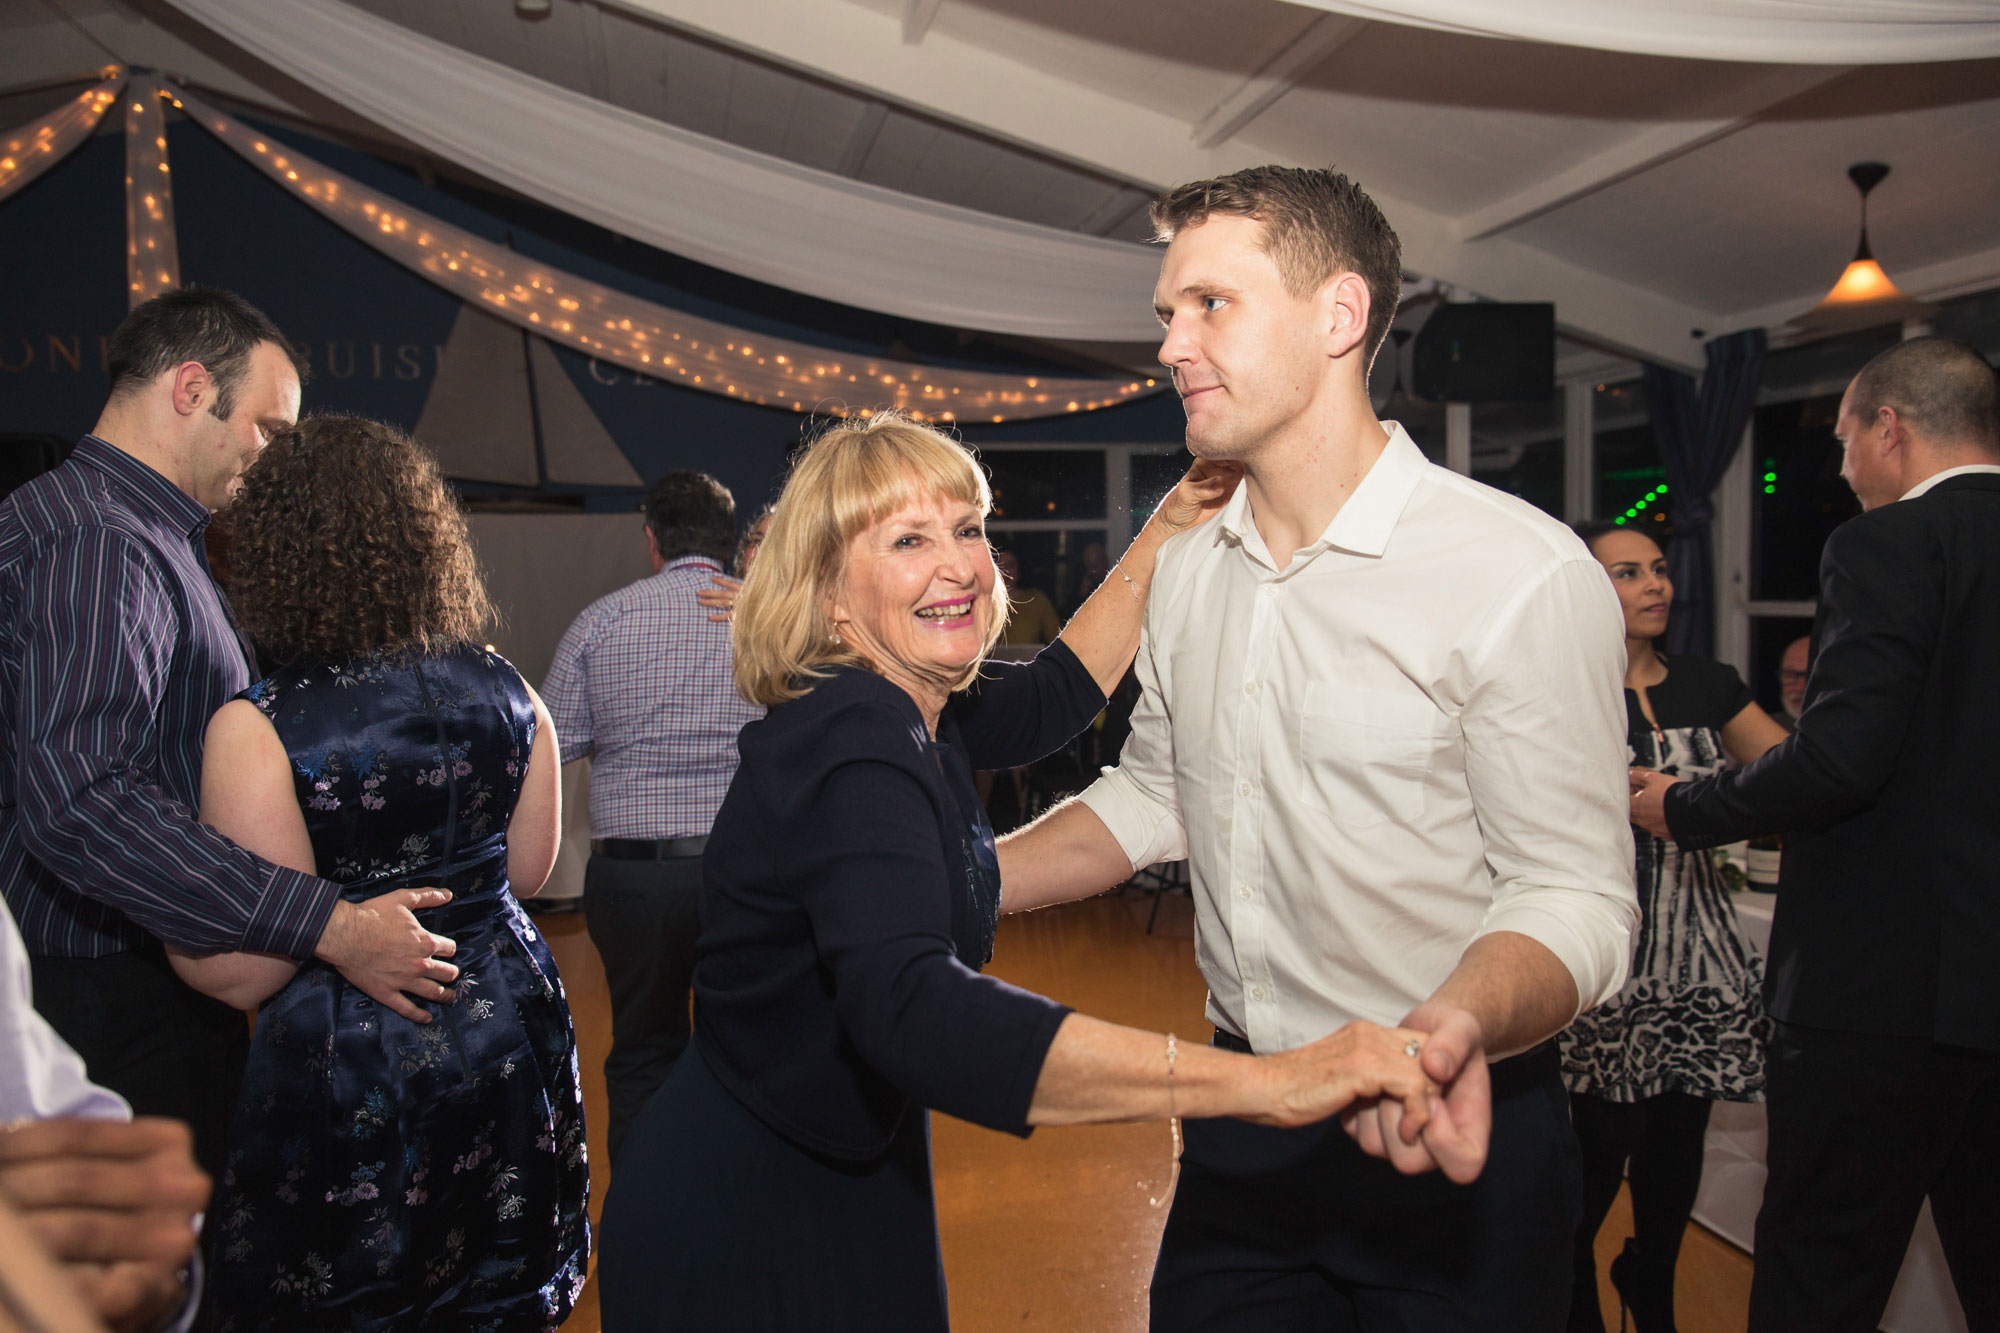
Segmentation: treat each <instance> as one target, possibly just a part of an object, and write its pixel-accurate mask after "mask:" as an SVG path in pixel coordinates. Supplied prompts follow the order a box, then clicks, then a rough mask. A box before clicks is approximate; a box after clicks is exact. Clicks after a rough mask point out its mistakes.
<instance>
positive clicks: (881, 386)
mask: <svg viewBox="0 0 2000 1333" xmlns="http://www.w3.org/2000/svg"><path fill="white" fill-rule="evenodd" d="M173 92H174V95H175V96H176V97H177V98H178V104H179V105H181V106H182V107H183V108H184V109H185V110H186V112H187V113H188V115H189V116H190V117H192V118H193V119H194V121H195V123H196V124H199V125H201V126H203V127H204V128H206V129H207V130H208V131H209V132H210V133H212V134H214V135H215V136H216V138H218V139H220V140H222V142H223V143H224V144H226V145H228V146H229V147H230V148H231V149H234V150H235V151H236V152H237V153H238V154H240V155H241V156H242V157H243V158H244V160H246V161H248V162H249V163H250V164H251V165H253V166H255V167H256V168H258V170H260V171H262V172H263V173H264V174H265V175H267V176H269V177H270V178H271V179H272V180H274V181H276V182H277V183H278V184H279V185H280V186H282V187H283V188H284V189H285V190H287V191H289V192H290V193H291V194H292V195H293V196H295V197H296V198H298V199H300V200H301V201H303V202H304V203H306V204H307V205H309V206H310V207H312V208H313V209H315V210H316V211H318V212H319V213H320V214H322V215H323V216H325V217H326V218H327V219H328V220H330V221H332V222H333V223H335V224H336V225H338V226H339V227H341V228H343V229H344V230H346V231H347V232H349V233H350V234H352V235H354V236H355V237H357V238H359V239H360V240H362V241H365V242H367V243H368V244H369V245H371V246H373V247H374V248H375V249H377V250H379V251H381V252H382V253H383V254H385V255H387V256H388V257H390V258H391V259H394V260H395V261H396V262H398V263H400V264H403V265H404V266H406V267H408V268H410V269H412V270H414V271H416V272H417V273H420V274H422V275H423V276H424V277H426V278H429V279H430V280H431V281H432V282H434V283H436V284H437V285H438V286H440V287H443V288H444V289H445V290H447V291H450V292H453V293H455V294H456V295H457V296H458V297H459V298H460V299H462V300H464V301H467V302H469V303H471V304H473V305H475V306H477V307H479V308H480V309H483V310H486V311H488V312H489V313H491V314H494V315H498V316H499V317H500V318H502V319H505V320H509V321H511V322H513V323H515V324H518V325H520V326H521V327H522V328H525V329H527V330H529V331H530V332H533V333H537V334H540V335H541V336H542V337H544V338H547V339H548V340H549V341H551V342H554V343H560V344H563V345H565V346H568V347H572V348H574V349H575V350H577V351H579V352H584V353H586V354H588V355H590V356H594V357H597V358H600V359H601V360H605V361H611V362H615V363H617V364H618V365H621V366H624V367H625V368H627V369H629V370H634V371H637V372H639V373H640V374H643V375H649V376H652V377H654V378H656V379H661V380H665V381H667V382H669V383H675V384H685V385H688V386H690V387H692V388H699V389H704V390H706V391H708V392H709V393H715V394H722V395H724V396H726V397H730V398H735V399H738V400H740V401H743V402H750V403H757V404H760V405H763V406H766V407H779V408H789V409H790V410H792V411H794V412H824V413H829V414H832V415H838V416H846V415H850V414H858V415H861V416H869V415H872V414H873V413H874V412H876V411H879V410H881V409H883V408H889V407H894V408H900V409H902V410H903V411H905V412H908V413H909V414H910V415H911V416H913V417H916V418H917V419H918V420H922V421H944V422H960V423H962V422H994V421H1008V420H1019V419H1023V418H1029V417H1046V416H1060V415H1062V414H1064V413H1066V412H1087V411H1091V410H1093V409H1095V408H1100V407H1110V406H1112V405H1113V404H1116V403H1122V402H1128V401H1130V400H1132V399H1134V398H1137V397H1142V396H1144V395H1146V394H1148V393H1151V392H1153V391H1154V390H1155V389H1156V388H1157V387H1158V385H1157V383H1156V381H1154V380H1150V379H1134V380H1103V379H1078V378H1071V377H1050V376H1036V375H1018V374H1008V375H1003V374H990V373H985V372H980V371H966V370H946V369H941V368H937V367H928V366H920V365H917V364H915V363H914V362H909V361H898V360H893V359H891V358H888V357H878V356H867V355H861V354H851V353H842V352H833V351H829V350H827V349H826V348H822V347H815V346H812V345H811V344H808V343H801V342H793V341H789V340H787V339H784V338H777V337H767V336H765V335H762V334H757V333H751V332H749V331H747V330H744V329H739V328H734V327H731V326H730V325H727V324H719V323H717V322H715V321H713V320H707V319H702V318H699V317H698V316H695V315H690V314H686V313H684V312H682V311H679V310H670V309H668V308H667V307H665V306H662V305H656V304H654V303H653V302H651V301H646V300H643V299H641V298H639V297H636V296H630V295H627V294H626V293H624V292H619V291H614V290H612V289H611V288H609V287H605V286H602V285H600V284H598V283H595V282H591V281H589V280H587V279H584V278H580V277H577V276H576V275H574V274H571V273H566V272H564V271H563V270H561V269H559V268H557V267H555V266H554V265H552V264H544V263H541V262H540V261H538V260H533V259H529V258H527V257H526V256H523V255H520V254H517V253H515V252H514V251H512V250H509V249H507V248H506V247H505V246H502V245H500V244H498V243H496V242H493V241H489V240H487V239H485V238H484V237H481V236H475V235H474V234H472V233H471V232H469V231H465V230H463V229H462V228H459V227H454V226H452V225H451V224H450V223H448V222H445V221H443V220H441V219H439V218H435V217H431V216H429V215H428V214H425V213H422V212H419V211H418V210H416V209H413V208H411V207H409V206H408V205H406V204H403V203H401V202H400V201H398V200H396V199H394V198H392V197H391V196H389V195H386V194H383V193H381V192H380V191H377V190H371V189H369V188H368V187H367V186H365V185H362V184H361V183H360V182H358V181H355V180H353V179H352V178H350V177H348V176H344V175H342V174H341V173H339V172H337V171H334V170H332V169H331V168H329V167H325V166H322V165H320V164H319V163H317V162H315V161H313V160H312V159H311V158H308V157H306V156H304V155H302V154H300V153H298V152H295V151H293V150H291V149H289V148H287V147H286V146H285V145H284V144H282V143H279V142H278V141H277V140H275V139H273V138H271V137H270V136H269V135H264V134H259V133H258V132H257V131H255V130H253V129H251V128H250V127H249V126H247V125H244V124H242V123H241V122H240V121H237V120H234V119H232V118H231V117H229V116H227V115H224V114H223V113H222V112H220V111H217V110H216V109H215V108H213V107H211V106H207V105H205V104H204V103H202V102H201V101H200V100H199V99H198V98H195V97H193V96H191V95H190V94H188V93H187V92H185V91H183V90H180V89H174V90H173Z"/></svg>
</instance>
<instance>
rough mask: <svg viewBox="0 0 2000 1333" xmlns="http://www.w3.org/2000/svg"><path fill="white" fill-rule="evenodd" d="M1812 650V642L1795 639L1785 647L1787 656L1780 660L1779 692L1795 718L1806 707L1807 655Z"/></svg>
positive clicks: (1786, 707) (1786, 708)
mask: <svg viewBox="0 0 2000 1333" xmlns="http://www.w3.org/2000/svg"><path fill="white" fill-rule="evenodd" d="M1811 649H1812V640H1810V639H1793V640H1792V641H1791V642H1790V643H1788V644H1786V645H1785V655H1784V656H1783V657H1781V658H1779V659H1778V692H1779V694H1780V695H1781V696H1782V698H1783V700H1784V705H1785V711H1786V712H1787V713H1790V714H1791V715H1792V716H1793V717H1797V716H1798V715H1799V714H1800V712H1802V711H1803V710H1804V709H1805V706H1806V665H1807V659H1806V654H1807V653H1808V652H1810V651H1811Z"/></svg>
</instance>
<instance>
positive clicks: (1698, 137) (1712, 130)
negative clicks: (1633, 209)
mask: <svg viewBox="0 0 2000 1333" xmlns="http://www.w3.org/2000/svg"><path fill="white" fill-rule="evenodd" d="M1851 68H1852V67H1851V66H1846V65H1841V66H1833V67H1820V66H1809V65H1787V66H1783V67H1781V68H1779V69H1776V70H1773V71H1771V72H1770V73H1768V74H1765V75H1762V76H1760V77H1758V78H1755V79H1752V80H1750V81H1749V82H1748V83H1745V84H1743V85H1742V86H1740V87H1738V88H1735V89H1732V90H1731V91H1730V92H1729V93H1728V94H1726V95H1724V96H1723V97H1721V98H1718V99H1716V101H1714V102H1712V103H1710V104H1709V105H1708V106H1706V107H1703V108H1701V115H1700V118H1699V119H1696V120H1686V121H1672V122H1669V123H1667V124H1664V125H1656V126H1654V127H1653V128H1651V129H1647V130H1642V131H1640V132H1639V133H1637V134H1635V135H1633V136H1632V137H1631V138H1629V139H1626V140H1623V141H1622V142H1620V143H1618V144H1615V145H1613V146H1612V147H1610V148H1607V149H1605V150H1604V151H1603V152H1601V153H1597V154H1594V155H1593V156H1591V157H1587V158H1585V159H1584V160H1583V161H1581V162H1578V163H1577V164H1576V165H1574V166H1572V167H1569V168H1567V169H1565V170H1563V171H1559V172H1557V173H1556V174H1555V175H1553V176H1549V177H1547V178H1545V179H1543V180H1539V181H1536V182H1535V183H1534V184H1533V185H1530V186H1528V187H1527V188H1526V189H1524V190H1521V191H1519V192H1517V193H1515V194H1511V195H1509V196H1508V197H1507V198H1505V199H1501V200H1499V201H1497V202H1495V203H1492V204H1489V205H1487V206H1486V207H1485V208H1482V209H1479V210H1478V211H1476V212H1473V213H1468V214H1466V215H1465V216H1463V217H1461V218H1459V219H1458V226H1457V231H1458V237H1459V239H1460V240H1464V241H1483V240H1485V239H1486V238H1487V237H1489V236H1496V235H1498V234H1499V233H1501V232H1503V231H1506V230H1508V229H1509V228H1510V227H1518V226H1520V225H1521V224H1522V223H1524V222H1527V221H1529V220H1530V219H1532V218H1538V217H1540V216H1541V215H1542V214H1544V213H1548V212H1552V211H1553V210H1555V209H1558V208H1561V207H1562V206H1563V205H1564V204H1568V203H1573V202H1575V201H1576V200H1578V199H1581V198H1584V197H1585V196H1586V195H1591V194H1595V193H1597V192H1598V191H1599V190H1602V189H1605V188H1606V187H1608V186H1611V185H1615V184H1617V183H1618V182H1619V181H1622V180H1625V179H1627V178H1629V177H1632V176H1636V175H1638V174H1639V173H1641V172H1643V171H1649V170H1651V169H1652V168H1654V167H1656V166H1659V165H1660V164H1661V163H1663V162H1668V161H1671V160H1672V159H1674V158H1676V157H1679V156H1681V154H1683V153H1689V152H1693V151H1694V150H1695V149H1697V148H1700V147H1702V146H1703V145H1705V144H1711V143H1714V142H1715V141H1716V140H1717V139H1721V138H1725V137H1727V136H1729V135H1731V134H1734V133H1736V132H1737V131H1738V130H1741V129H1745V128H1747V127H1748V126H1750V125H1752V124H1755V123H1756V119H1757V116H1758V115H1759V114H1760V113H1761V112H1764V111H1768V110H1770V109H1771V108H1772V107H1774V106H1777V105H1778V104H1779V103H1781V102H1788V101H1790V100H1791V99H1792V98H1794V97H1797V96H1799V95H1800V94H1801V93H1805V92H1808V91H1810V90H1812V89H1814V88H1817V87H1820V86H1821V85H1822V84H1826V83H1831V82H1832V81H1833V80H1835V79H1837V78H1839V77H1841V76H1842V75H1844V74H1846V73H1848V72H1849V70H1850V69H1851Z"/></svg>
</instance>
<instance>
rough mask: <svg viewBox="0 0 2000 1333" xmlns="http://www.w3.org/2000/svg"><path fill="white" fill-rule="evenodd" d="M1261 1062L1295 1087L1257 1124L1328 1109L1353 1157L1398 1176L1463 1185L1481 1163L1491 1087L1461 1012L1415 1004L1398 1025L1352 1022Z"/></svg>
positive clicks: (1472, 1024)
mask: <svg viewBox="0 0 2000 1333" xmlns="http://www.w3.org/2000/svg"><path fill="white" fill-rule="evenodd" d="M1413 1044H1414V1045H1415V1046H1416V1048H1417V1054H1416V1055H1415V1056H1412V1055H1411V1054H1410V1048H1411V1046H1412V1045H1413ZM1268 1058H1269V1059H1270V1060H1272V1061H1273V1062H1280V1063H1290V1064H1292V1065H1294V1066H1299V1067H1298V1068H1295V1069H1294V1070H1292V1071H1290V1072H1291V1073H1293V1074H1294V1075H1295V1076H1297V1077H1299V1079H1300V1082H1299V1083H1298V1085H1296V1088H1295V1090H1294V1091H1293V1092H1292V1093H1291V1094H1290V1095H1288V1096H1287V1097H1285V1098H1284V1099H1282V1103H1281V1105H1282V1106H1283V1111H1282V1112H1281V1113H1280V1114H1278V1115H1274V1116H1268V1117H1258V1118H1259V1119H1261V1120H1264V1121H1265V1122H1266V1123H1271V1124H1310V1123H1312V1122H1313V1121H1316V1120H1319V1119H1321V1118H1323V1117H1324V1116H1326V1115H1328V1114H1331V1113H1333V1112H1335V1111H1338V1113H1339V1115H1340V1123H1341V1128H1342V1129H1344V1130H1345V1131H1346V1132H1347V1135H1348V1137H1349V1138H1352V1139H1353V1140H1354V1141H1355V1142H1356V1143H1357V1144H1359V1145H1360V1147H1361V1150H1362V1151H1363V1152H1365V1153H1367V1154H1368V1155H1369V1156H1371V1157H1380V1158H1383V1159H1385V1160H1386V1161H1388V1162H1389V1163H1390V1164H1391V1165H1392V1166H1394V1167H1395V1168H1396V1169H1397V1170H1398V1171H1401V1172H1403V1173H1404V1174H1406V1175H1416V1174H1418V1173H1420V1172H1424V1171H1432V1170H1436V1171H1442V1172H1443V1173H1444V1174H1445V1176H1446V1177H1448V1178H1449V1179H1451V1180H1454V1181H1456V1182H1458V1183H1459V1184H1466V1183H1469V1182H1471V1181H1472V1180H1474V1179H1476V1178H1477V1177H1478V1175H1479V1173H1480V1171H1481V1169H1482V1168H1484V1166H1485V1165H1486V1146H1487V1141H1488V1139H1489V1137H1490V1136H1491V1133H1492V1127H1493V1097H1492V1089H1491V1084H1490V1082H1489V1081H1488V1078H1487V1074H1486V1052H1485V1042H1484V1039H1483V1037H1482V1035H1481V1033H1480V1029H1479V1024H1478V1022H1477V1020H1475V1019H1474V1018H1473V1017H1472V1015H1471V1014H1469V1013H1467V1012H1465V1011H1464V1010H1463V1009H1457V1008H1454V1007H1452V1006H1450V1005H1445V1004H1438V1003H1429V1004H1424V1005H1420V1006H1419V1007H1418V1008H1417V1009H1415V1010H1413V1011H1412V1012H1411V1014H1410V1015H1409V1017H1408V1018H1406V1019H1404V1020H1403V1026H1401V1027H1394V1028H1385V1027H1378V1026H1377V1025H1375V1024H1373V1023H1365V1022H1353V1023H1349V1024H1347V1025H1346V1026H1344V1027H1342V1028H1340V1029H1339V1030H1338V1031H1336V1032H1334V1033H1331V1034H1330V1035H1328V1036H1325V1037H1322V1038H1321V1039H1320V1040H1318V1041H1316V1042H1312V1043H1310V1044H1309V1045H1306V1046H1301V1047H1299V1048H1298V1049H1297V1050H1293V1051H1286V1052H1284V1053H1282V1054H1280V1055H1274V1056H1271V1057H1268Z"/></svg>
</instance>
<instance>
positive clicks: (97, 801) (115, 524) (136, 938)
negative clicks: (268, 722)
mask: <svg viewBox="0 0 2000 1333" xmlns="http://www.w3.org/2000/svg"><path fill="white" fill-rule="evenodd" d="M207 527H208V511H207V510H206V509H204V508H203V507H202V506H201V505H200V504H198V503H196V502H195V501H194V500H193V499H191V498H190V497H189V496H187V495H186V494H185V493H183V492H182V491H181V490H180V489H179V488H178V487H176V486H175V485H174V484H173V483H172V482H170V481H168V480H167V479H166V478H165V477H163V476H162V475H160V474H159V473H158V472H155V471H154V470H153V469H152V468H150V467H148V466H146V465H145V464H144V463H142V462H140V461H139V460H138V459H136V458H133V457H132V456H131V455H129V454H127V453H125V452H123V451H122V450H119V449H117V448H114V447H113V446H111V445H109V444H107V443H105V442H104V441H103V440H100V439H97V438H96V437H94V436H85V437H84V439H83V440H82V442H81V443H79V444H78V445H77V447H76V452H75V453H73V454H72V455H71V456H70V458H69V460H68V461H67V462H66V463H64V464H63V465H62V466H61V467H59V468H57V469H55V470H54V471H53V472H49V473H46V474H44V475H42V476H40V477H37V478H35V479H34V480H33V481H31V482H29V483H28V484H27V485H25V486H22V487H21V488H20V489H18V490H16V491H15V492H14V493H13V494H11V495H9V496H8V497H6V499H4V500H0V737H4V744H0V893H4V895H5V897H6V901H7V905H8V907H9V908H11V909H12V911H13V913H14V918H15V920H16V921H17V922H18V923H19V925H20V928H21V934H22V936H23V937H24V938H25V940H26V941H27V945H28V950H29V952H30V953H34V954H38V955H44V956H56V957H99V956H102V955H105V954H111V953H117V952H120V951H123V950H128V949H134V948H143V947H147V945H148V943H149V939H150V938H151V937H157V938H159V939H162V940H165V941H167V942H168V943H171V944H175V945H178V946H179V947H181V948H183V949H186V950H188V951H189V952H192V953H218V952H224V951H228V950H234V949H251V950H256V951H258V952H262V953H279V954H285V955H288V956H290V957H293V958H305V957H309V956H310V955H311V953H312V951H313V948H314V946H315V945H316V944H317V942H318V940H319V936H320V932H321V931H322V930H323V929H325V926H326V921H327V918H328V917H329V916H330V915H331V914H332V912H333V907H334V903H335V902H336V901H337V900H338V898H339V890H338V888H337V887H336V886H334V885H333V884H331V883H329V882H327V881H326V880H322V879H316V878H314V877H313V876H311V875H304V874H300V873H299V872H297V871H294V870H286V869H283V868H281V867H278V866H274V865H271V864H269V863H268V862H265V861H262V860H259V859H258V858H257V857H255V856H253V855H251V854H250V853H249V852H247V851H244V850H243V849H242V848H241V847H238V846H237V845H236V844H235V843H233V842H230V841H229V840H228V839H227V838H225V837H223V836H222V835H221V834H219V833H217V832H215V831H214V830H213V829H210V828H208V827H207V826H205V825H203V824H201V823H200V822H199V821H198V820H197V819H196V818H195V807H196V805H197V803H198V799H199V796H200V782H201V747H202V737H203V734H204V732H205V730H206V728H207V726H208V720H209V718H210V717H211V716H213V715H214V713H215V710H216V709H218V708H220V707H221V706H222V705H223V704H224V703H226V702H228V701H229V699H230V698H231V697H232V696H233V695H235V694H236V693H237V692H238V691H239V690H241V689H243V688H244V686H246V685H248V684H249V682H250V665H249V661H248V658H247V655H246V653H245V651H244V646H243V642H242V640H241V639H240V638H239V637H238V635H237V633H236V630H235V628H234V626H233V625H232V624H231V623H230V619H229V613H228V611H227V610H226V609H225V607H224V606H223V603H222V597H221V594H220V592H219V591H218V589H217V588H216V586H215V580H214V579H213V578H212V577H211V576H210V574H209V570H208V558H207V555H206V553H205V552H204V550H203V548H202V533H203V532H204V530H206V528H207Z"/></svg>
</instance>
